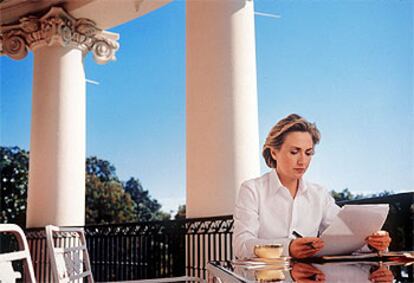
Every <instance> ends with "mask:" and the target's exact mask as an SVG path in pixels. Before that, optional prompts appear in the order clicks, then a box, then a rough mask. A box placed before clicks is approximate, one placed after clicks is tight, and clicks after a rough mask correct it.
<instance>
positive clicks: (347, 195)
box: [331, 188, 364, 201]
mask: <svg viewBox="0 0 414 283" xmlns="http://www.w3.org/2000/svg"><path fill="white" fill-rule="evenodd" d="M331 195H332V197H333V198H334V199H335V201H343V200H355V199H362V198H364V195H362V194H358V195H354V194H353V193H351V191H350V190H349V189H348V188H345V189H343V190H342V192H336V191H331Z"/></svg>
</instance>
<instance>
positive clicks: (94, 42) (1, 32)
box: [0, 7, 119, 64]
mask: <svg viewBox="0 0 414 283" xmlns="http://www.w3.org/2000/svg"><path fill="white" fill-rule="evenodd" d="M118 39H119V35H118V34H116V33H111V32H107V31H103V30H101V29H99V28H98V27H97V26H96V24H95V23H94V22H93V21H91V20H89V19H85V18H81V19H75V18H73V17H72V16H71V15H69V14H68V13H67V12H66V11H65V10H64V9H62V8H60V7H52V8H51V9H50V10H49V12H47V13H46V14H45V15H43V16H41V17H38V16H27V17H23V18H21V19H20V20H19V23H16V24H12V25H3V26H0V54H1V55H7V56H9V57H11V58H13V59H16V60H19V59H22V58H24V57H25V56H26V55H27V53H28V51H29V50H34V49H36V48H39V47H43V46H63V47H75V48H79V49H81V50H82V51H83V52H84V53H86V52H88V51H92V52H93V56H94V59H95V61H96V62H97V63H98V64H105V63H107V62H108V61H110V60H115V52H116V51H117V50H118V49H119V44H118V42H117V40H118Z"/></svg>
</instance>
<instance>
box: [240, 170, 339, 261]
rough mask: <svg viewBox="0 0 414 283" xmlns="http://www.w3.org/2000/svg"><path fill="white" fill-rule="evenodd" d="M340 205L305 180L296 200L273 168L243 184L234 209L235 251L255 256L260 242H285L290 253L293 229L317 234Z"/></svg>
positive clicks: (285, 248)
mask: <svg viewBox="0 0 414 283" xmlns="http://www.w3.org/2000/svg"><path fill="white" fill-rule="evenodd" d="M339 209H340V208H339V207H338V206H337V205H336V204H335V201H334V199H333V198H332V197H331V195H330V194H329V192H328V191H327V190H325V189H324V188H322V187H321V186H319V185H317V184H312V183H308V182H306V181H303V180H302V179H301V180H300V181H299V187H298V191H297V194H296V197H295V198H294V199H293V198H292V196H291V194H290V192H289V190H288V189H287V188H286V187H284V186H283V185H282V184H281V183H280V180H279V178H278V176H277V174H276V172H275V170H272V171H271V172H269V173H266V174H264V175H263V176H261V177H259V178H256V179H252V180H248V181H246V182H244V183H243V184H242V185H241V188H240V191H239V195H238V198H237V201H236V206H235V210H234V232H233V253H234V255H235V256H236V257H237V258H245V257H252V256H254V255H253V248H254V246H255V245H257V244H277V243H279V244H283V254H284V255H288V254H289V244H290V242H291V240H292V239H294V238H295V237H294V236H293V235H292V232H293V231H296V232H298V233H299V234H301V235H303V236H304V237H317V236H318V235H319V234H320V233H321V232H322V231H323V230H324V229H326V227H327V226H328V225H329V224H330V223H331V221H332V220H333V218H334V217H335V216H336V215H337V213H338V212H339Z"/></svg>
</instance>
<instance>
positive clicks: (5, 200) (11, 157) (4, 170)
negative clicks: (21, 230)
mask: <svg viewBox="0 0 414 283" xmlns="http://www.w3.org/2000/svg"><path fill="white" fill-rule="evenodd" d="M28 172H29V152H27V151H25V150H21V149H20V148H18V147H0V179H1V181H0V223H17V224H19V225H21V226H24V225H25V224H26V199H27V183H28Z"/></svg>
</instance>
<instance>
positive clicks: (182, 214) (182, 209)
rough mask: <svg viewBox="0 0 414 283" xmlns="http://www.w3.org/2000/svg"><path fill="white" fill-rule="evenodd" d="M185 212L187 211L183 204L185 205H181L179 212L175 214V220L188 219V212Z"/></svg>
mask: <svg viewBox="0 0 414 283" xmlns="http://www.w3.org/2000/svg"><path fill="white" fill-rule="evenodd" d="M185 210H186V206H185V204H183V205H179V206H178V211H177V213H176V214H175V216H174V218H175V219H185V217H186V212H185Z"/></svg>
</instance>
